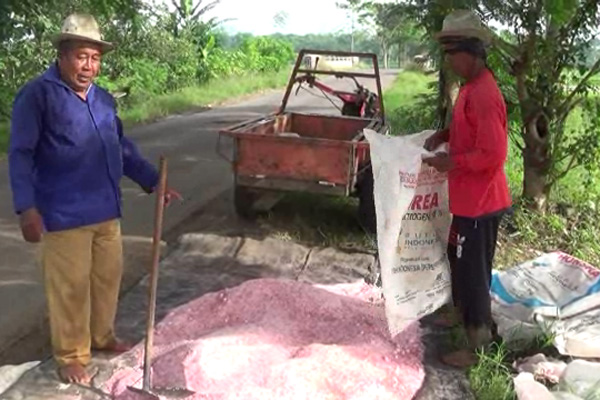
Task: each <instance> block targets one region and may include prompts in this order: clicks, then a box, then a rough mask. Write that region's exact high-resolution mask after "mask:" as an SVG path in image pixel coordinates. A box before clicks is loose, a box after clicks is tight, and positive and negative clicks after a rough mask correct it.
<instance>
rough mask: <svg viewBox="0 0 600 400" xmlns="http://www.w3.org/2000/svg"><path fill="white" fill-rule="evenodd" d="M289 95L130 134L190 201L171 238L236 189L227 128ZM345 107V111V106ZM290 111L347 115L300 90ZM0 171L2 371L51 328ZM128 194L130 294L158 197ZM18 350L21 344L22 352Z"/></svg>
mask: <svg viewBox="0 0 600 400" xmlns="http://www.w3.org/2000/svg"><path fill="white" fill-rule="evenodd" d="M396 74H397V71H391V70H388V71H382V74H381V79H382V86H383V87H384V88H385V87H387V86H389V84H390V83H391V82H393V80H394V78H395V76H396ZM325 82H327V83H330V84H332V85H335V87H336V88H339V89H345V90H348V89H351V88H352V83H351V82H350V83H349V84H344V83H343V82H340V81H338V80H336V79H335V78H330V79H327V80H325ZM362 83H363V84H365V86H367V87H369V89H371V90H374V89H375V85H374V81H373V80H364V81H363V82H362ZM282 96H283V91H282V90H276V91H270V92H268V93H265V94H263V95H260V96H253V97H251V98H248V99H245V100H243V101H238V102H237V103H235V104H230V105H225V106H222V107H217V108H214V109H211V110H208V111H204V112H199V113H193V114H187V115H178V116H172V117H169V118H166V119H164V120H162V121H159V122H156V123H153V124H148V125H143V126H137V127H135V128H132V129H130V130H129V131H128V132H126V134H127V135H129V136H130V137H131V138H132V139H133V140H134V141H135V142H136V143H137V144H138V146H139V147H140V149H141V151H142V153H143V154H144V155H145V156H146V157H147V158H148V159H149V160H153V161H155V162H156V163H158V159H159V156H160V155H164V156H165V157H166V158H167V160H168V169H169V184H170V186H172V187H173V188H176V189H177V190H178V191H179V192H180V193H181V194H182V196H183V197H184V201H183V202H182V203H176V204H173V206H171V207H170V208H169V209H168V211H167V213H166V215H165V222H164V229H165V232H166V233H169V232H175V231H176V228H178V229H181V228H182V227H185V225H186V223H188V221H190V218H191V216H192V215H193V214H194V213H197V212H198V210H200V209H202V207H203V206H204V205H206V204H207V203H209V202H210V201H211V200H214V199H217V198H218V197H219V196H220V195H222V194H223V193H224V192H226V191H228V190H229V189H230V188H231V186H232V173H231V168H230V166H229V164H228V163H227V162H226V161H225V160H223V159H222V158H220V157H219V156H218V155H217V153H216V151H215V149H216V145H217V138H218V131H219V129H221V128H224V127H226V126H228V125H232V124H235V123H238V122H241V121H244V120H246V119H249V118H254V117H258V116H260V115H264V114H267V113H270V112H273V111H275V110H276V109H277V108H278V106H279V104H280V103H281V99H282ZM337 104H338V106H340V107H341V105H340V102H338V103H337ZM288 109H290V110H296V111H302V112H329V113H333V114H336V113H339V111H338V110H337V109H336V108H334V107H333V106H332V105H331V103H330V102H329V101H328V100H325V99H323V98H322V94H320V93H319V92H316V93H315V92H313V94H309V93H307V92H304V91H300V93H299V95H298V96H292V98H291V100H290V103H289V107H288ZM0 172H1V173H0V199H2V201H1V202H0V251H1V253H2V254H3V257H2V258H1V259H0V365H1V364H3V363H7V362H13V363H16V362H23V361H26V360H28V359H30V358H35V357H37V356H38V355H39V354H40V353H41V352H42V349H47V341H46V339H47V337H46V332H47V328H46V325H45V312H46V309H45V299H44V293H43V285H42V284H41V271H40V268H39V265H38V264H37V262H36V256H37V254H38V250H39V249H38V247H37V246H36V245H29V244H26V243H25V242H23V240H22V239H21V235H20V230H19V227H18V224H17V219H16V218H15V215H14V213H13V209H12V198H11V191H10V186H9V181H8V165H7V161H6V159H3V160H0ZM122 188H123V195H124V217H123V221H122V229H123V236H124V243H125V255H126V261H125V269H126V271H125V276H124V280H123V290H126V289H127V288H128V287H130V286H131V285H132V284H133V283H135V282H136V281H137V280H138V279H139V278H140V277H141V276H142V275H143V273H144V272H145V270H144V269H145V268H146V265H147V264H148V262H147V261H148V260H149V256H150V251H149V250H150V240H151V237H152V226H153V215H154V197H153V196H148V195H146V194H144V193H143V192H141V190H140V189H139V188H138V187H137V185H135V184H133V183H132V182H131V181H129V180H128V179H124V180H123V182H122ZM198 229H201V227H198ZM186 230H188V231H189V229H186ZM17 344H18V346H21V347H20V348H19V349H17V347H18V346H17Z"/></svg>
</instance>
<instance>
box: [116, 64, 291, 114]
mask: <svg viewBox="0 0 600 400" xmlns="http://www.w3.org/2000/svg"><path fill="white" fill-rule="evenodd" d="M289 75H290V71H289V70H288V69H284V70H281V71H280V72H271V73H263V74H259V75H256V76H253V77H252V78H251V79H250V78H249V77H247V76H244V75H241V76H239V77H228V78H225V79H220V80H213V81H210V82H208V83H206V84H203V85H199V86H192V87H187V88H183V89H181V90H179V91H177V92H173V93H167V94H163V95H158V96H154V97H149V98H148V99H147V100H146V101H140V102H139V103H138V104H137V105H134V106H132V107H130V108H127V109H125V110H124V111H123V112H121V117H122V118H123V121H124V123H126V124H127V123H128V124H132V123H139V122H148V121H152V120H155V119H157V118H160V117H164V116H168V115H172V114H178V113H182V112H186V111H190V110H194V109H195V108H202V107H206V106H214V105H216V104H218V103H220V102H223V101H225V100H228V99H231V98H236V97H239V96H243V95H247V94H251V93H256V92H257V91H261V90H266V89H275V88H281V87H283V86H284V85H285V84H286V82H287V80H288V79H289Z"/></svg>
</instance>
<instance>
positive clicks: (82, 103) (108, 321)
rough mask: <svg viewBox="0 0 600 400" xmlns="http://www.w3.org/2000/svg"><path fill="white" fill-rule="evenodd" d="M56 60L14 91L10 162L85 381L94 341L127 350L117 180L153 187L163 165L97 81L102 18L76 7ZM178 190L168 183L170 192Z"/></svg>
mask: <svg viewBox="0 0 600 400" xmlns="http://www.w3.org/2000/svg"><path fill="white" fill-rule="evenodd" d="M53 43H54V45H55V47H56V48H57V50H58V57H57V61H56V63H54V64H53V65H51V66H50V67H49V69H48V70H47V71H46V72H45V73H43V74H42V75H41V76H39V77H37V78H35V79H33V80H31V81H30V82H28V83H27V84H26V85H25V86H24V87H23V88H21V90H20V91H19V93H18V94H17V96H16V98H15V100H14V104H13V113H12V120H11V134H10V148H9V169H10V181H11V186H12V192H13V202H14V208H15V212H16V213H17V214H18V215H19V216H20V223H21V230H22V233H23V237H24V239H25V240H26V241H28V242H39V241H42V264H43V271H44V283H45V289H46V297H47V300H48V309H49V316H50V331H51V332H50V333H51V339H52V348H53V354H54V358H55V360H56V361H57V363H58V365H59V375H60V377H61V378H62V379H63V380H64V381H66V382H78V383H87V382H89V380H90V376H89V374H88V373H87V371H86V365H87V364H88V363H89V362H90V358H91V350H92V349H95V350H106V351H124V350H127V346H126V345H124V344H123V343H121V342H119V341H118V340H117V338H116V336H115V332H114V319H115V314H116V310H117V300H118V295H119V285H120V282H121V275H122V268H123V258H122V241H121V231H120V223H119V220H120V217H121V213H122V207H121V193H120V188H119V182H120V180H121V177H122V176H123V175H125V176H127V177H129V178H130V179H132V180H133V181H135V182H136V183H137V184H139V185H140V186H141V187H142V188H143V189H144V190H145V191H146V192H147V193H152V192H153V190H154V188H155V186H156V185H157V183H158V173H157V171H156V169H155V168H154V167H153V166H152V165H151V164H150V163H149V162H148V161H146V160H145V159H144V158H143V157H142V156H141V155H140V153H139V152H138V150H137V148H136V146H135V145H134V144H133V143H132V142H131V141H129V140H128V139H127V138H126V137H124V136H123V126H122V124H121V121H120V119H119V117H118V116H117V113H116V107H115V101H114V99H113V97H112V96H111V95H110V94H109V93H108V92H107V91H105V90H104V89H102V88H100V87H98V86H96V85H94V84H93V80H94V78H96V76H97V75H98V73H99V70H100V64H101V59H102V55H103V54H104V53H106V52H107V51H109V50H111V49H112V48H113V46H112V44H111V43H108V42H105V41H103V40H102V37H101V34H100V29H99V27H98V24H97V23H96V20H95V19H94V18H93V17H92V16H90V15H87V14H73V15H71V16H69V17H67V19H66V20H65V21H64V24H63V27H62V30H61V33H60V34H58V35H57V36H56V37H55V38H54V40H53ZM173 196H175V197H179V195H178V194H177V193H176V192H174V191H172V190H170V189H168V190H167V194H166V199H165V200H166V201H167V202H168V201H169V200H170V199H171V198H172V197H173Z"/></svg>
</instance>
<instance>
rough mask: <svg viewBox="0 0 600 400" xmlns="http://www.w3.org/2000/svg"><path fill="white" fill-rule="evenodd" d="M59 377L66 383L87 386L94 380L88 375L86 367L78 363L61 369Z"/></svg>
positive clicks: (59, 369)
mask: <svg viewBox="0 0 600 400" xmlns="http://www.w3.org/2000/svg"><path fill="white" fill-rule="evenodd" d="M58 376H59V377H60V379H61V380H62V381H63V382H65V383H81V384H83V385H87V384H89V383H90V381H91V380H92V378H91V376H90V375H89V374H88V373H87V371H86V369H85V366H84V365H83V364H81V363H78V362H74V363H71V364H67V365H63V366H61V367H59V368H58Z"/></svg>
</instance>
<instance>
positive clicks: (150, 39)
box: [0, 0, 295, 154]
mask: <svg viewBox="0 0 600 400" xmlns="http://www.w3.org/2000/svg"><path fill="white" fill-rule="evenodd" d="M180 3H181V4H179V7H178V8H176V10H175V11H169V10H168V9H166V8H165V7H164V6H148V5H144V4H143V3H139V2H125V3H123V2H122V1H120V0H108V1H103V2H98V1H94V0H60V1H57V2H49V1H37V2H16V1H15V2H13V1H9V2H7V3H3V4H2V6H1V7H0V11H2V12H0V26H1V28H0V42H1V43H2V46H0V154H1V153H3V152H4V151H5V150H6V142H7V126H8V122H9V118H10V114H11V107H12V102H13V99H14V96H15V94H16V92H17V91H18V90H19V88H21V87H22V86H23V85H24V84H25V83H26V82H27V81H28V80H30V79H32V78H34V77H35V76H38V75H39V74H40V73H42V72H43V71H44V70H45V69H46V68H48V66H49V65H50V64H51V63H52V62H53V61H54V60H55V58H56V50H55V49H54V48H53V47H52V45H51V41H50V38H51V36H52V35H53V34H55V33H56V32H58V31H59V30H60V26H61V23H62V20H63V19H64V18H65V16H67V15H68V14H69V13H71V12H73V11H75V10H86V11H87V12H90V13H92V14H93V15H94V16H95V17H96V18H97V20H98V21H99V23H100V25H101V26H102V28H103V33H104V37H105V39H106V40H108V41H111V42H114V43H116V44H117V47H116V49H115V51H113V52H111V53H108V54H107V55H106V56H105V57H104V59H103V65H102V71H101V75H100V76H99V77H98V79H97V83H98V84H99V85H100V86H103V87H105V88H106V89H108V90H110V91H113V92H119V91H125V92H127V94H128V95H127V96H126V97H124V98H121V99H119V107H120V109H121V113H122V115H123V117H124V119H125V121H126V122H128V123H132V122H142V121H151V120H153V119H155V118H157V117H161V116H165V115H168V114H172V113H176V112H182V111H186V110H189V109H194V108H197V107H203V106H206V105H208V104H214V103H216V102H220V101H223V100H226V99H228V98H231V97H235V96H240V95H245V94H248V93H252V92H255V91H258V90H263V89H268V88H274V87H280V86H282V85H283V84H284V83H285V80H286V78H287V74H288V73H289V67H290V65H291V63H292V61H293V60H294V57H295V54H294V49H293V46H292V44H291V43H290V42H289V41H286V40H283V39H279V38H274V37H253V36H247V37H244V38H243V40H240V41H239V42H238V43H237V44H236V45H235V46H227V47H225V46H224V45H223V44H222V43H220V42H219V40H220V39H222V35H221V34H220V33H219V31H218V21H215V20H212V19H211V20H206V19H205V18H203V15H204V14H205V13H206V12H207V11H208V10H209V9H211V8H212V7H214V6H215V5H216V3H217V2H215V3H214V4H213V3H210V4H207V5H205V4H204V3H202V1H201V0H196V1H191V0H181V1H180ZM192 10H193V12H192ZM248 76H251V77H252V78H251V79H248Z"/></svg>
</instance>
